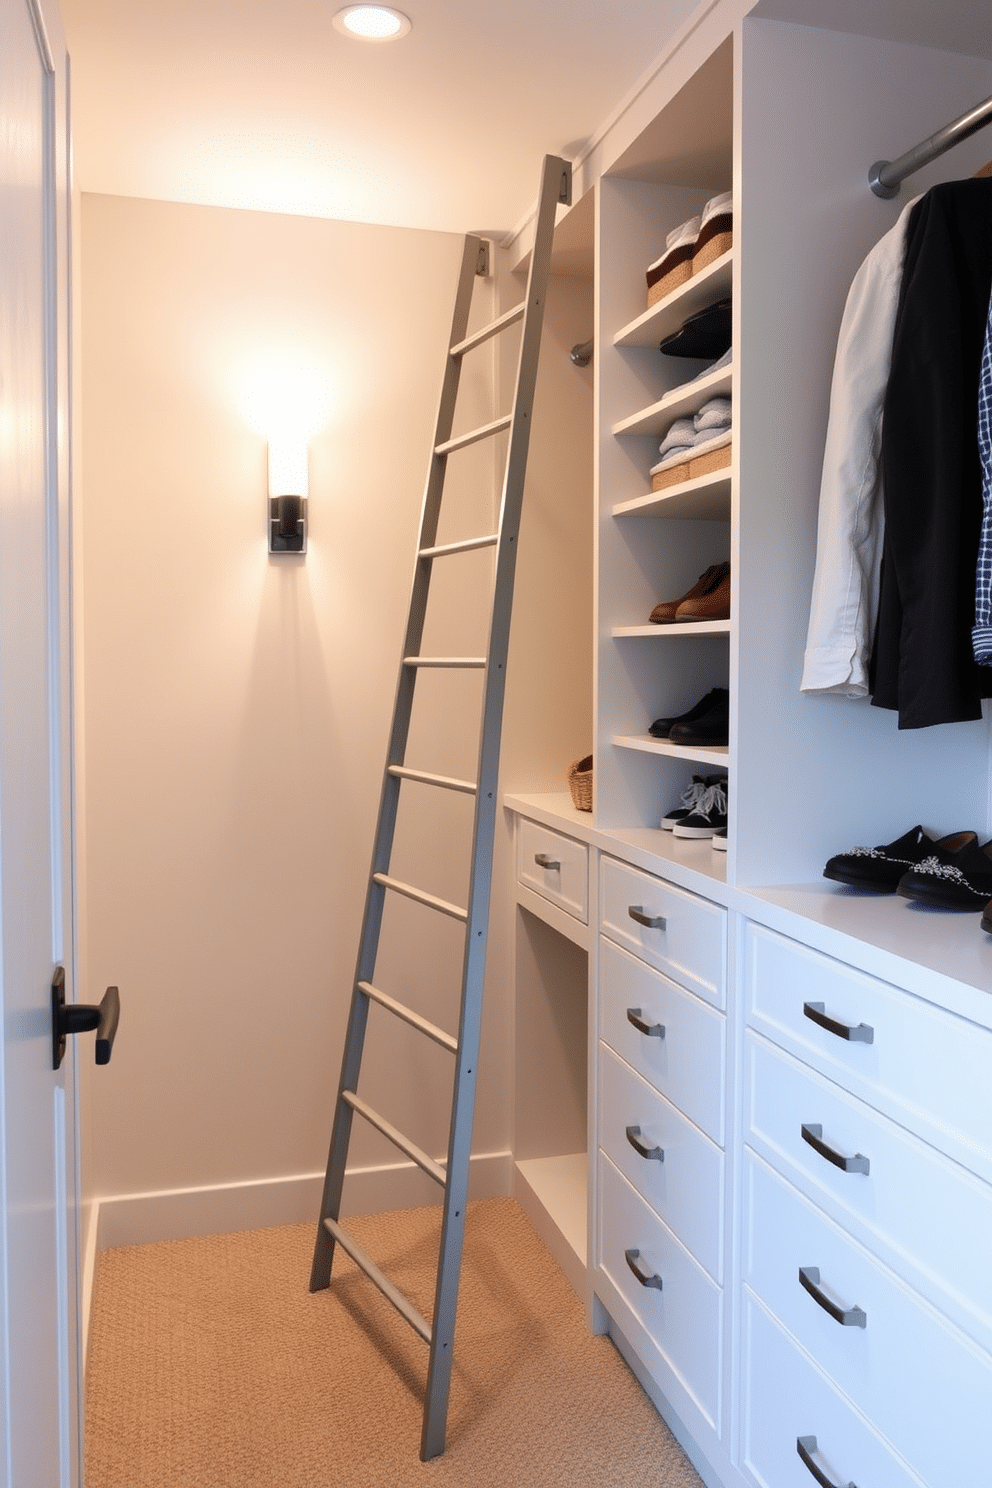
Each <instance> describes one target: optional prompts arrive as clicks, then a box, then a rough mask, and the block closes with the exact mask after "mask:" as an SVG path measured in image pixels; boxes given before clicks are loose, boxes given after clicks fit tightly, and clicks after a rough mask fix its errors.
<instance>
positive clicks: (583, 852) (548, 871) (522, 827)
mask: <svg viewBox="0 0 992 1488" xmlns="http://www.w3.org/2000/svg"><path fill="white" fill-rule="evenodd" d="M517 881H518V882H519V883H522V884H524V885H525V886H526V887H527V888H528V889H533V891H534V893H535V894H540V895H541V897H542V898H544V899H550V901H551V903H552V904H557V905H558V906H559V907H560V908H561V909H564V910H565V911H566V913H567V914H570V915H574V916H575V918H576V919H577V920H581V921H582V923H583V924H585V923H586V922H587V921H588V919H589V850H588V848H587V847H586V844H585V843H584V842H577V841H576V840H575V838H574V837H564V836H562V834H561V833H560V832H555V831H554V830H553V829H552V828H551V827H546V826H543V825H542V824H541V823H540V822H534V821H528V819H527V818H526V817H519V818H518V820H517Z"/></svg>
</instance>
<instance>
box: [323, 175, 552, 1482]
mask: <svg viewBox="0 0 992 1488" xmlns="http://www.w3.org/2000/svg"><path fill="white" fill-rule="evenodd" d="M570 201H571V167H570V165H569V164H568V162H567V161H565V160H561V159H559V158H558V157H556V156H551V155H549V156H546V157H545V161H544V166H543V170H542V175H541V187H540V195H539V200H538V210H537V222H536V229H535V239H534V247H533V251H532V254H531V260H530V267H529V271H528V278H527V292H526V295H525V296H524V299H523V300H522V301H521V302H520V304H519V305H517V306H515V307H514V308H513V309H512V310H510V311H508V312H507V313H506V314H505V315H502V316H500V317H499V318H498V319H497V320H495V321H492V322H491V323H490V324H489V325H487V326H485V327H484V328H483V329H481V330H479V331H476V332H474V333H473V334H471V335H468V334H467V327H468V320H469V312H470V309H471V301H472V290H473V286H474V282H475V277H476V275H477V273H479V272H480V262H481V263H485V262H486V260H487V256H488V244H487V243H486V242H485V241H484V240H482V239H480V238H477V237H474V236H469V237H467V238H466V239H465V248H464V252H463V256H462V267H461V273H460V275H459V280H458V291H457V295H456V299H455V310H454V315H453V318H452V328H451V338H450V341H449V347H448V353H447V360H446V365H445V373H444V379H443V383H442V388H441V397H440V402H439V407H438V415H437V426H436V431H435V437H434V444H433V448H432V453H431V460H430V471H429V474H428V478H427V487H426V491H425V494H424V504H423V512H422V517H421V526H420V536H419V540H418V546H417V560H416V569H415V574H414V581H413V592H412V596H411V601H410V613H409V618H408V621H407V628H406V636H405V640H404V644H403V657H402V662H401V665H400V676H399V682H398V685H397V692H396V702H395V707H394V712H393V723H392V730H391V733H390V740H389V753H388V758H387V761H386V768H385V773H384V777H383V785H382V796H381V799H380V805H379V818H378V824H377V827H376V833H375V845H374V849H373V854H372V866H371V870H370V873H369V880H368V889H367V893H366V899H365V913H364V918H363V922H362V932H361V940H360V943H359V952H358V965H357V969H356V973H355V986H354V990H353V993H352V999H351V1010H350V1014H349V1019H348V1028H347V1033H346V1035H345V1046H344V1055H343V1058H342V1064H341V1081H340V1085H339V1088H338V1096H337V1103H336V1107H335V1113H334V1126H333V1131H332V1134H331V1145H330V1152H329V1154H328V1159H327V1176H326V1178H325V1181H324V1192H323V1198H322V1200H321V1206H320V1221H319V1224H318V1227H317V1242H316V1246H315V1248H314V1258H313V1270H312V1273H311V1277H310V1290H311V1291H318V1290H320V1289H322V1288H324V1287H327V1286H329V1285H330V1278H331V1265H332V1261H333V1257H334V1247H335V1245H336V1244H337V1245H340V1246H341V1247H342V1249H344V1250H345V1251H346V1252H347V1254H348V1255H349V1256H350V1257H351V1258H352V1260H353V1261H355V1262H356V1264H357V1265H358V1266H359V1267H360V1268H361V1269H362V1270H363V1271H364V1272H365V1274H366V1275H367V1276H368V1277H369V1279H370V1280H371V1281H373V1282H374V1283H375V1285H376V1286H378V1287H379V1289H380V1291H381V1292H382V1293H383V1294H384V1295H385V1296H386V1297H387V1298H388V1299H389V1301H390V1302H392V1304H393V1305H394V1307H396V1308H397V1310H398V1311H399V1312H400V1313H401V1314H402V1316H403V1317H404V1318H405V1319H406V1320H407V1322H408V1323H409V1324H410V1325H411V1327H412V1328H413V1329H414V1330H415V1331H416V1332H417V1333H418V1334H419V1335H420V1337H421V1338H422V1339H424V1341H425V1342H426V1343H427V1344H428V1345H429V1348H430V1359H429V1364H428V1370H427V1388H426V1395H425V1400H424V1417H423V1430H422V1434H421V1442H420V1455H421V1458H422V1459H423V1460H424V1461H425V1462H426V1461H427V1460H428V1459H430V1458H432V1457H436V1456H438V1455H439V1454H440V1453H441V1452H443V1451H444V1441H445V1429H446V1424H447V1414H448V1396H449V1392H450V1385H451V1367H452V1351H453V1341H454V1331H455V1313H456V1308H457V1301H458V1282H459V1274H460V1271H461V1257H462V1241H463V1237H464V1228H465V1205H466V1202H467V1197H468V1174H469V1161H470V1157H471V1146H472V1119H473V1114H474V1109H475V1088H476V1073H477V1069H478V1054H479V1038H480V1031H481V1022H482V992H483V980H484V977H485V966H486V942H487V936H488V925H489V900H490V890H491V884H492V856H493V839H494V834H495V827H496V804H497V784H498V775H499V754H500V734H501V728H502V720H503V697H504V692H505V682H506V656H507V645H508V641H509V634H510V612H511V607H512V601H513V579H514V569H515V562H516V552H517V534H518V531H519V527H520V510H521V504H522V499H523V488H524V476H525V472H526V466H527V450H528V444H529V439H530V429H531V416H532V410H533V403H534V388H535V383H536V380H537V363H538V354H539V351H540V342H541V328H542V324H543V318H544V305H545V300H546V297H547V281H548V272H549V265H550V259H551V245H552V238H553V234H554V228H555V219H556V210H557V207H558V205H559V203H565V204H568V203H569V202H570ZM521 322H522V330H521V335H520V349H519V361H518V366H517V376H516V385H515V389H514V394H513V406H512V410H511V412H510V413H509V414H507V415H506V416H504V417H502V418H499V419H496V420H495V421H494V422H492V423H489V424H486V425H484V426H483V427H482V428H478V429H474V430H473V431H471V432H470V433H467V434H462V435H460V436H459V437H457V438H452V427H453V422H454V415H455V405H456V401H457V394H458V385H459V378H460V373H461V366H462V360H463V358H464V356H465V355H466V353H467V352H469V351H471V350H472V349H473V348H475V347H477V346H479V345H481V344H482V343H483V342H485V341H487V340H489V339H490V338H491V337H493V336H497V335H499V334H501V333H502V332H503V331H505V330H507V329H508V328H509V327H510V326H513V325H517V324H519V323H521ZM504 431H506V432H507V435H508V438H507V443H506V459H505V468H504V476H503V490H502V499H501V503H500V514H499V523H498V530H497V531H496V532H495V533H487V534H486V535H484V536H481V537H476V538H470V539H468V540H467V541H465V542H458V543H452V544H446V545H442V546H438V545H437V532H438V523H439V519H440V514H441V498H442V493H443V489H444V480H445V472H446V468H447V461H448V456H449V455H450V454H451V453H453V452H454V451H455V450H457V449H461V448H463V447H464V446H466V445H469V444H472V443H475V442H476V441H477V440H481V439H487V438H492V437H493V436H495V435H497V434H500V433H502V432H504ZM485 547H494V548H495V549H496V560H495V583H494V588H493V596H492V611H491V617H490V623H489V641H488V652H487V655H486V656H484V657H476V656H471V657H450V656H446V657H434V656H423V655H421V654H420V646H421V640H422V636H423V630H424V622H425V618H426V613H427V603H428V596H429V591H430V583H431V577H432V574H433V571H434V565H435V564H436V563H437V562H438V561H439V560H442V559H444V558H445V557H447V556H449V555H451V554H454V553H464V552H466V551H469V550H471V549H475V548H485ZM424 667H454V668H484V669H485V681H484V694H483V703H482V714H481V727H480V739H479V754H478V769H477V775H476V780H475V781H474V782H472V781H466V780H458V779H453V778H451V777H448V776H445V775H440V774H437V775H435V774H431V773H428V772H426V771H423V770H413V769H409V768H408V767H407V765H406V763H405V759H406V749H407V738H408V734H409V730H410V719H411V713H412V709H413V700H414V690H415V686H416V680H417V676H418V673H419V672H420V670H421V669H422V668H424ZM404 780H412V781H416V782H417V783H418V784H421V785H428V786H431V787H437V788H438V789H441V790H454V791H460V792H466V793H470V794H473V795H474V796H475V811H474V818H473V833H472V847H471V868H470V878H469V891H468V906H467V908H461V907H460V906H459V905H456V904H451V903H448V902H447V901H446V900H443V899H439V898H437V897H435V896H434V895H432V894H428V893H426V892H424V890H423V889H420V888H417V887H416V886H414V885H412V884H408V883H404V882H402V881H401V880H400V879H398V878H395V877H393V876H392V875H391V873H390V859H391V856H392V850H393V838H394V833H395V828H396V818H397V812H398V808H399V798H400V790H401V786H402V783H403V782H404ZM387 894H401V895H404V896H406V897H407V898H409V899H413V900H415V901H417V902H418V903H420V904H422V905H426V906H427V907H428V908H429V909H430V910H432V911H436V912H438V913H439V914H443V915H447V916H450V917H451V918H453V919H455V920H460V921H462V922H463V924H464V926H465V941H464V952H463V957H462V976H461V997H460V1010H459V1027H458V1033H457V1036H452V1035H451V1034H450V1033H448V1032H446V1031H445V1030H444V1029H442V1028H439V1027H437V1026H436V1025H435V1024H433V1023H431V1022H429V1021H428V1020H427V1019H426V1018H424V1017H422V1016H421V1015H420V1014H419V1013H417V1012H416V1011H414V1009H412V1008H410V1007H407V1006H404V1005H403V1004H402V1003H401V1002H399V1001H398V1000H396V999H395V998H393V997H390V996H389V994H388V993H387V992H386V991H384V990H382V989H381V988H380V987H378V986H376V984H375V970H376V957H377V953H378V948H379V937H380V931H381V927H382V919H383V909H384V905H385V901H386V896H387ZM372 1002H375V1003H376V1004H377V1005H379V1006H380V1007H382V1008H384V1009H386V1010H387V1012H389V1013H390V1014H393V1015H395V1017H397V1018H399V1019H401V1020H403V1022H405V1023H406V1024H407V1025H409V1027H411V1028H412V1029H414V1030H415V1031H416V1032H418V1033H420V1034H423V1035H425V1036H426V1037H427V1038H429V1039H432V1040H433V1041H434V1042H435V1043H436V1044H439V1045H440V1046H441V1047H442V1048H444V1049H446V1050H448V1051H449V1052H450V1053H451V1054H452V1056H453V1058H454V1066H455V1068H454V1080H453V1085H452V1105H451V1116H450V1126H449V1134H448V1151H447V1159H446V1161H445V1162H444V1163H441V1162H437V1161H435V1159H434V1158H432V1157H430V1156H429V1155H428V1154H427V1153H426V1152H424V1151H423V1150H422V1149H421V1148H420V1147H418V1146H417V1145H416V1144H415V1143H413V1142H412V1141H410V1140H409V1139H408V1138H407V1137H406V1136H404V1135H403V1133H401V1132H400V1131H399V1130H397V1128H396V1127H395V1126H393V1125H392V1123H391V1122H390V1121H388V1120H387V1119H386V1118H385V1117H384V1116H383V1115H381V1114H380V1113H379V1112H378V1111H375V1110H373V1109H372V1107H371V1106H369V1105H368V1104H367V1103H366V1102H365V1101H364V1100H362V1098H361V1097H360V1096H359V1094H358V1081H359V1074H360V1071H361V1065H362V1056H363V1052H364V1048H365V1034H366V1027H367V1023H368V1013H369V1005H370V1003H372ZM356 1112H357V1113H358V1115H359V1116H361V1117H362V1118H363V1120H365V1121H367V1122H370V1123H371V1124H372V1126H374V1127H375V1128H376V1129H377V1130H378V1131H379V1132H381V1133H382V1134H383V1135H384V1136H385V1137H387V1138H388V1139H389V1140H390V1141H391V1142H392V1143H393V1144H394V1145H395V1146H396V1147H398V1148H399V1150H400V1151H401V1152H403V1153H404V1154H405V1155H406V1156H407V1157H408V1158H409V1159H411V1160H412V1161H413V1162H414V1163H416V1164H417V1165H418V1166H419V1167H420V1168H421V1169H423V1171H424V1172H426V1173H428V1174H429V1175H430V1176H431V1177H432V1178H433V1179H434V1180H435V1181H436V1182H437V1183H438V1184H439V1185H440V1187H441V1189H442V1192H443V1209H442V1218H441V1239H440V1247H439V1252H438V1261H437V1278H436V1283H435V1293H434V1313H433V1320H432V1322H428V1321H427V1320H426V1319H425V1318H424V1317H423V1316H422V1315H421V1314H420V1313H419V1312H418V1311H417V1309H416V1308H415V1307H414V1306H413V1305H412V1304H411V1302H410V1301H409V1299H408V1298H407V1297H405V1296H404V1295H403V1293H402V1292H400V1291H399V1289H398V1288H397V1287H396V1286H394V1285H393V1283H392V1282H391V1281H390V1280H389V1278H388V1277H387V1276H386V1275H385V1274H384V1273H383V1272H382V1271H381V1270H380V1268H379V1267H378V1266H377V1265H376V1264H375V1262H374V1261H373V1260H372V1258H371V1257H370V1256H369V1255H367V1254H366V1253H365V1252H364V1251H363V1250H362V1248H361V1247H360V1246H359V1245H358V1244H357V1243H356V1242H355V1240H354V1239H353V1238H352V1237H351V1236H350V1235H349V1234H348V1233H347V1231H346V1230H345V1229H344V1227H343V1226H342V1224H341V1223H340V1214H341V1193H342V1188H343V1186H344V1179H345V1171H346V1167H347V1159H348V1146H349V1142H350V1138H351V1127H352V1118H353V1116H354V1115H355V1113H356Z"/></svg>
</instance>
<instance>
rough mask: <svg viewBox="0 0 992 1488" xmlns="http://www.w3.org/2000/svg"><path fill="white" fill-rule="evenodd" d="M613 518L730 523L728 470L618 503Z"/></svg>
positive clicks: (613, 511)
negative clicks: (666, 518) (686, 519)
mask: <svg viewBox="0 0 992 1488" xmlns="http://www.w3.org/2000/svg"><path fill="white" fill-rule="evenodd" d="M611 515H612V516H614V517H668V518H671V519H675V520H680V519H682V518H688V519H689V520H692V521H697V522H729V521H730V469H729V467H728V468H727V469H726V470H717V471H715V472H714V473H713V474H712V475H697V476H696V477H695V479H693V480H687V481H680V482H679V484H678V485H677V486H668V487H666V489H665V490H664V491H648V492H647V493H646V494H645V495H643V496H635V497H634V498H633V499H632V500H630V501H618V502H617V503H616V505H615V506H614V507H613V508H612V510H611Z"/></svg>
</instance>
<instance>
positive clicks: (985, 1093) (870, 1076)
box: [746, 911, 992, 1182]
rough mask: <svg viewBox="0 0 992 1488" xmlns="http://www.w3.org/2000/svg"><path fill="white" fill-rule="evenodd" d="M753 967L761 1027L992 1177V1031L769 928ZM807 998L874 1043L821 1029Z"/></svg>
mask: <svg viewBox="0 0 992 1488" xmlns="http://www.w3.org/2000/svg"><path fill="white" fill-rule="evenodd" d="M907 913H909V911H907ZM975 933H976V935H977V934H978V933H979V932H978V930H977V928H976V931H975ZM746 968H747V971H746V982H747V1001H748V1018H749V1021H750V1023H751V1024H752V1026H753V1027H755V1028H758V1029H760V1030H761V1032H762V1033H765V1034H767V1035H768V1037H769V1038H771V1039H774V1041H775V1042H776V1043H779V1044H782V1045H783V1046H784V1047H785V1048H787V1049H790V1050H791V1051H792V1052H793V1053H794V1054H796V1055H798V1057H799V1058H800V1059H804V1060H806V1061H807V1062H808V1063H809V1064H812V1065H815V1066H816V1067H817V1068H818V1069H821V1070H822V1071H823V1072H824V1074H827V1075H829V1076H830V1077H831V1078H832V1079H835V1080H839V1081H840V1082H841V1084H843V1085H844V1086H846V1087H847V1088H848V1089H850V1090H853V1091H854V1092H855V1094H857V1095H860V1096H861V1097H862V1098H863V1099H864V1100H867V1101H868V1102H869V1103H870V1104H871V1105H873V1106H878V1107H879V1109H881V1110H884V1111H885V1112H886V1113H887V1114H888V1115H890V1116H892V1117H893V1118H894V1119H895V1120H896V1121H899V1122H900V1123H901V1124H902V1125H904V1126H908V1127H909V1128H910V1130H911V1131H916V1132H918V1133H919V1135H920V1136H922V1137H924V1138H925V1139H926V1140H927V1141H928V1142H932V1143H933V1145H934V1146H935V1147H939V1148H940V1149H941V1151H944V1152H947V1153H949V1154H950V1156H951V1157H955V1158H957V1160H958V1161H959V1162H963V1163H965V1164H966V1165H967V1166H968V1167H971V1168H973V1170H974V1171H975V1172H977V1173H980V1174H981V1175H982V1177H983V1178H985V1179H986V1180H987V1181H989V1182H992V1079H990V1078H989V1072H990V1071H992V1032H990V1030H989V1029H987V1028H981V1027H979V1026H977V1025H976V1024H974V1023H969V1022H967V1021H966V1020H965V1019H963V1018H958V1017H956V1016H955V1015H954V1014H952V1013H947V1012H945V1011H944V1010H943V1009H942V1008H936V1007H933V1006H931V1004H930V1003H927V1002H923V1001H922V1000H921V999H920V998H917V997H913V996H911V995H910V994H909V993H908V992H903V991H901V990H900V989H899V988H897V987H892V986H889V985H888V983H886V982H880V981H877V980H875V979H874V978H873V977H868V976H864V975H863V974H862V973H861V972H858V971H855V970H853V968H851V967H850V966H846V965H845V964H844V963H843V962H842V961H834V960H833V959H831V957H829V956H824V955H821V954H820V952H818V951H812V950H809V949H808V947H806V946H802V945H799V944H797V942H796V941H793V940H788V939H786V938H785V937H784V936H782V935H777V934H776V933H775V932H774V931H771V930H766V929H764V927H762V926H759V925H753V924H751V925H748V926H747V930H746ZM807 1003H809V1004H815V1003H822V1004H823V1013H824V1015H825V1016H826V1017H827V1018H830V1019H832V1020H833V1021H835V1022H836V1023H837V1024H838V1025H840V1026H842V1027H844V1026H846V1027H848V1028H852V1029H858V1030H860V1029H861V1025H862V1024H863V1025H865V1029H866V1030H870V1031H871V1042H870V1043H868V1042H863V1041H861V1040H860V1039H847V1038H844V1037H841V1036H839V1035H838V1034H836V1033H832V1032H830V1031H829V1030H827V1029H825V1028H822V1027H820V1026H819V1025H818V1024H817V1023H815V1022H814V1021H812V1019H811V1018H810V1017H809V1016H808V1014H804V1012H803V1007H804V1004H807ZM812 1010H813V1011H814V1012H815V1011H816V1010H815V1008H814V1009H812ZM862 1031H863V1030H862ZM865 1037H867V1034H865Z"/></svg>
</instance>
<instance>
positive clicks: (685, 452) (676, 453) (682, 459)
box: [648, 429, 733, 475]
mask: <svg viewBox="0 0 992 1488" xmlns="http://www.w3.org/2000/svg"><path fill="white" fill-rule="evenodd" d="M732 438H733V430H732V429H716V430H713V431H712V432H711V431H709V430H705V431H704V432H703V434H702V435H700V436H699V437H698V438H697V441H696V443H694V444H692V445H691V446H689V447H688V448H686V447H684V446H682V447H677V448H676V449H673V450H671V451H670V452H669V453H668V454H666V455H665V456H664V457H663V458H662V459H661V460H659V461H658V463H657V465H652V466H651V469H650V471H649V472H648V473H649V474H650V475H656V474H657V473H658V471H659V470H670V469H671V467H672V466H673V465H685V464H687V463H688V462H689V461H690V460H694V459H695V458H696V456H697V455H705V454H708V453H709V451H710V450H716V449H722V448H723V446H724V445H725V444H729V443H730V441H731V439H732Z"/></svg>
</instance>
